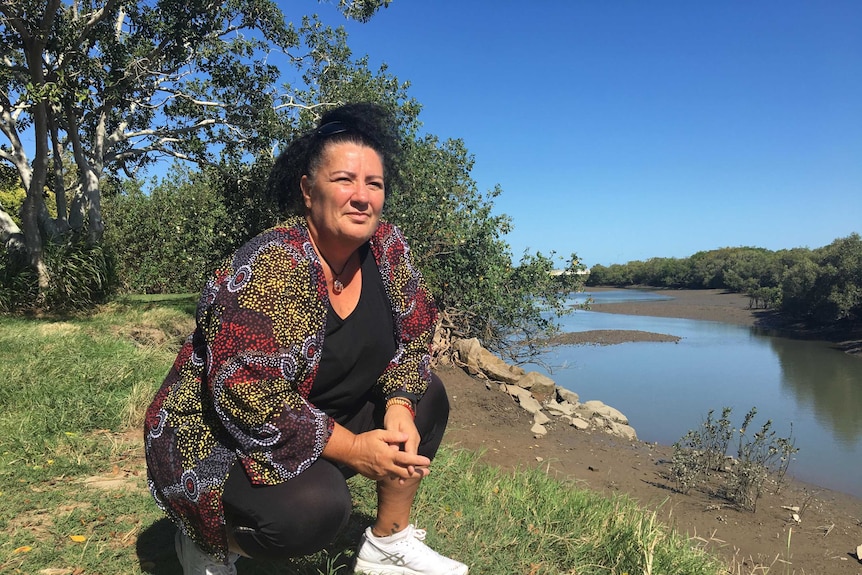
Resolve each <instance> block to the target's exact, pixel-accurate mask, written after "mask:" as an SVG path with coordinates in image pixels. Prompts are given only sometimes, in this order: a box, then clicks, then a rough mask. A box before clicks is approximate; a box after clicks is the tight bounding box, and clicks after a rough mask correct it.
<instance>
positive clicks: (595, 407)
mask: <svg viewBox="0 0 862 575" xmlns="http://www.w3.org/2000/svg"><path fill="white" fill-rule="evenodd" d="M581 406H583V407H584V408H586V409H589V410H590V411H592V412H593V413H594V414H597V415H601V416H602V417H604V418H606V419H610V420H612V421H616V422H617V423H622V424H624V425H628V423H629V419H628V417H626V416H625V415H623V414H622V413H620V412H619V411H618V410H616V409H614V408H613V407H611V406H609V405H605V404H604V403H602V402H601V401H597V400H591V401H587V402H584V403H582V404H581Z"/></svg>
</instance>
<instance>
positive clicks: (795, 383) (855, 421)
mask: <svg viewBox="0 0 862 575" xmlns="http://www.w3.org/2000/svg"><path fill="white" fill-rule="evenodd" d="M769 344H770V346H771V347H772V349H773V350H774V351H775V353H776V355H777V356H778V361H779V363H780V365H781V371H782V378H781V387H782V389H785V390H787V391H790V392H792V393H793V395H794V397H795V398H796V401H797V402H799V403H801V404H803V405H806V406H808V407H809V408H810V410H811V411H812V412H813V414H814V416H815V417H816V418H817V420H818V421H819V422H820V423H821V424H822V425H824V426H828V427H829V428H830V429H832V431H833V432H834V433H835V435H836V439H838V440H839V441H840V442H841V443H842V444H845V445H856V444H857V442H859V440H860V437H862V380H860V374H859V365H858V364H859V363H860V361H859V359H858V358H853V357H849V356H847V355H845V354H842V353H840V352H837V351H835V350H833V349H831V348H830V346H829V345H828V344H824V343H820V342H806V341H800V340H793V339H784V338H778V337H770V338H769Z"/></svg>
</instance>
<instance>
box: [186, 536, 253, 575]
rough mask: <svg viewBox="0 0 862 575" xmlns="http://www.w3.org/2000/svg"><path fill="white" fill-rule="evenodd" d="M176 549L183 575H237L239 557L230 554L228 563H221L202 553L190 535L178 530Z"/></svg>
mask: <svg viewBox="0 0 862 575" xmlns="http://www.w3.org/2000/svg"><path fill="white" fill-rule="evenodd" d="M174 547H176V549H177V557H179V559H180V565H182V567H183V575H236V565H234V563H236V560H237V559H239V555H237V554H236V553H228V562H227V563H221V562H219V561H218V560H217V559H216V558H215V557H212V556H211V555H207V554H206V553H204V552H203V551H201V549H200V547H198V546H197V545H195V542H194V541H192V540H191V539H189V537H188V535H186V534H185V533H183V532H182V531H180V530H179V529H178V530H177V534H176V535H175V536H174Z"/></svg>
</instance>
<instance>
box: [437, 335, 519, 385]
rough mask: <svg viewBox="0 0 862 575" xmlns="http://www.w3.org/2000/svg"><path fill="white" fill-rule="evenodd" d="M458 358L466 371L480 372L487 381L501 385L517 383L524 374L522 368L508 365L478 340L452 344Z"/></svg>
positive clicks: (465, 340) (457, 341) (471, 339)
mask: <svg viewBox="0 0 862 575" xmlns="http://www.w3.org/2000/svg"><path fill="white" fill-rule="evenodd" d="M453 347H454V349H455V351H456V352H457V353H458V357H459V359H460V361H461V363H463V364H464V365H465V367H466V368H467V371H468V372H470V373H472V372H474V371H477V372H481V373H482V374H484V375H485V376H486V377H487V378H488V379H493V380H495V381H502V382H503V383H517V382H518V381H519V380H520V379H522V378H523V377H524V375H525V374H526V372H525V371H524V369H523V368H520V367H517V366H513V365H509V364H508V363H506V362H505V361H503V360H502V359H500V358H499V357H497V356H496V355H494V354H493V353H491V352H490V351H488V350H487V349H485V348H484V347H482V344H481V343H480V342H479V340H478V339H476V338H475V337H474V338H470V339H459V340H456V341H455V342H454V344H453Z"/></svg>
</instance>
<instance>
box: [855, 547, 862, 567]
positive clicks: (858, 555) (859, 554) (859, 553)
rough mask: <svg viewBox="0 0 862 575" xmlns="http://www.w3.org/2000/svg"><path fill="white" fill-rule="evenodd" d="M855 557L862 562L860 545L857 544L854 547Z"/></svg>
mask: <svg viewBox="0 0 862 575" xmlns="http://www.w3.org/2000/svg"><path fill="white" fill-rule="evenodd" d="M856 559H857V560H858V561H859V562H860V563H862V545H859V546H858V547H857V548H856Z"/></svg>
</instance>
